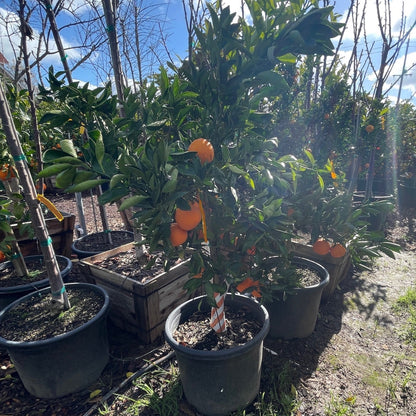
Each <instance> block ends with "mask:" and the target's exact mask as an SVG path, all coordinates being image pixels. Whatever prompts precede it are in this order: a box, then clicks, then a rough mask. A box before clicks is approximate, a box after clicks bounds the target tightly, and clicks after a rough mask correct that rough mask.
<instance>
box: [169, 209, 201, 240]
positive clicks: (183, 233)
mask: <svg viewBox="0 0 416 416" xmlns="http://www.w3.org/2000/svg"><path fill="white" fill-rule="evenodd" d="M189 207H190V210H183V209H180V208H177V209H176V211H175V222H174V223H172V224H171V225H170V241H171V243H172V245H173V246H175V247H176V246H179V245H181V244H183V243H184V242H185V241H186V240H187V238H188V231H191V230H193V229H194V228H195V227H196V226H197V225H198V224H199V223H200V222H201V219H202V214H201V209H200V207H199V202H198V201H192V202H190V203H189Z"/></svg>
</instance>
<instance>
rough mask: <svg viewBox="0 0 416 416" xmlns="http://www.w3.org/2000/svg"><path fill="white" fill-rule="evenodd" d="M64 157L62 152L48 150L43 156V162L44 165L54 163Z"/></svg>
mask: <svg viewBox="0 0 416 416" xmlns="http://www.w3.org/2000/svg"><path fill="white" fill-rule="evenodd" d="M64 156H65V153H64V152H63V151H62V150H56V149H48V150H47V151H46V152H45V153H44V154H43V162H44V163H51V162H55V161H56V159H59V158H61V157H64Z"/></svg>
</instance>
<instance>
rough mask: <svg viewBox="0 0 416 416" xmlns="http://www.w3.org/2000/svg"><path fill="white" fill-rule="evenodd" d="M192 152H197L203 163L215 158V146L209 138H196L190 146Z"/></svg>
mask: <svg viewBox="0 0 416 416" xmlns="http://www.w3.org/2000/svg"><path fill="white" fill-rule="evenodd" d="M188 150H189V151H190V152H196V153H197V155H198V157H199V160H200V161H201V165H203V164H204V163H206V162H212V161H213V160H214V148H213V147H212V144H211V143H210V142H209V141H208V140H207V139H202V138H200V139H195V140H194V141H193V142H192V143H191V144H190V145H189V147H188Z"/></svg>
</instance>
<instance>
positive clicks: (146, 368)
mask: <svg viewBox="0 0 416 416" xmlns="http://www.w3.org/2000/svg"><path fill="white" fill-rule="evenodd" d="M174 356H175V351H169V353H168V354H166V355H165V356H164V357H161V358H159V359H157V360H156V361H153V362H151V363H149V364H145V365H143V366H142V367H140V369H139V370H137V371H136V372H135V373H134V374H132V375H131V376H130V377H129V378H126V379H125V380H124V381H122V382H121V383H120V384H119V385H118V386H116V387H114V388H112V389H111V390H110V391H109V392H108V393H107V394H105V395H104V396H103V397H102V398H101V400H100V401H99V402H97V403H95V404H94V406H92V407H91V408H90V409H89V410H88V411H87V412H86V413H84V414H83V416H91V415H92V414H93V412H95V410H97V409H98V407H100V406H101V405H102V404H104V403H105V402H106V401H107V400H108V399H109V398H110V397H111V396H112V395H113V394H114V393H116V392H117V391H118V390H120V389H121V388H123V387H124V386H126V385H127V384H129V383H130V382H131V381H133V380H135V379H136V378H138V377H140V376H142V375H143V374H146V373H147V372H149V371H151V370H153V368H155V367H157V366H158V365H160V364H162V363H164V362H165V361H167V360H170V359H171V358H172V357H174Z"/></svg>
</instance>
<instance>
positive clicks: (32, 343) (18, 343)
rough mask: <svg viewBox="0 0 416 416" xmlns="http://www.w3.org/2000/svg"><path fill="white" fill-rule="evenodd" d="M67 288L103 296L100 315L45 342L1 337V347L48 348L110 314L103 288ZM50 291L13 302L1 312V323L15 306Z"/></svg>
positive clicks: (74, 285)
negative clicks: (94, 292)
mask: <svg viewBox="0 0 416 416" xmlns="http://www.w3.org/2000/svg"><path fill="white" fill-rule="evenodd" d="M65 287H66V288H71V287H86V288H89V289H92V290H95V291H96V292H98V293H100V294H101V295H102V297H103V298H104V303H103V305H102V307H101V309H100V310H99V311H98V313H97V314H96V315H95V316H94V317H93V318H91V319H90V320H89V321H88V322H86V323H84V324H83V325H81V326H79V327H78V328H75V329H72V330H71V331H68V332H65V333H63V334H59V335H56V336H54V337H52V338H48V339H43V340H39V341H9V340H7V339H5V338H3V337H2V336H0V346H3V347H5V348H6V349H7V348H14V349H17V348H18V349H22V350H24V349H30V348H32V347H34V346H36V348H38V347H40V346H43V345H44V346H46V345H50V344H53V343H57V342H60V341H63V340H65V339H66V338H68V337H71V336H74V335H76V334H77V333H80V332H82V331H84V330H85V329H86V328H88V327H89V326H91V325H92V324H93V323H95V322H96V321H97V320H99V319H101V317H102V316H103V315H104V314H106V313H108V308H109V306H110V297H109V295H108V293H107V291H105V290H104V289H103V288H102V287H100V286H96V285H93V284H91V283H83V282H74V283H68V284H66V285H65ZM47 291H50V287H47V288H44V289H41V290H39V291H36V292H32V293H29V294H27V295H25V296H23V297H21V298H19V299H17V300H15V301H14V302H12V303H11V304H10V305H7V306H6V307H5V308H4V309H3V310H1V311H0V322H1V320H2V319H3V316H4V315H5V314H6V312H8V311H9V310H10V309H12V308H13V307H14V306H15V305H17V304H19V303H20V302H22V301H25V300H26V299H29V298H31V297H33V296H38V294H39V293H43V292H47Z"/></svg>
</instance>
